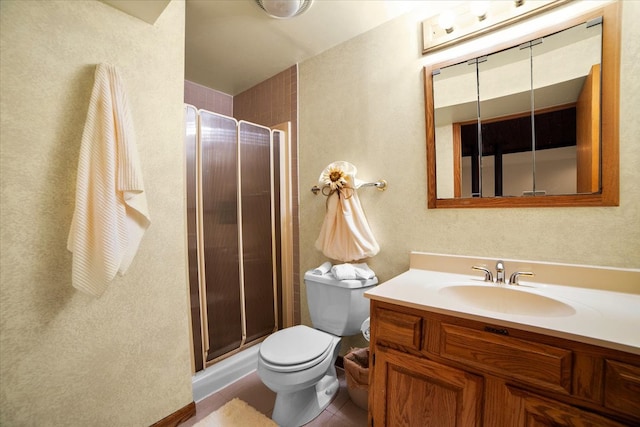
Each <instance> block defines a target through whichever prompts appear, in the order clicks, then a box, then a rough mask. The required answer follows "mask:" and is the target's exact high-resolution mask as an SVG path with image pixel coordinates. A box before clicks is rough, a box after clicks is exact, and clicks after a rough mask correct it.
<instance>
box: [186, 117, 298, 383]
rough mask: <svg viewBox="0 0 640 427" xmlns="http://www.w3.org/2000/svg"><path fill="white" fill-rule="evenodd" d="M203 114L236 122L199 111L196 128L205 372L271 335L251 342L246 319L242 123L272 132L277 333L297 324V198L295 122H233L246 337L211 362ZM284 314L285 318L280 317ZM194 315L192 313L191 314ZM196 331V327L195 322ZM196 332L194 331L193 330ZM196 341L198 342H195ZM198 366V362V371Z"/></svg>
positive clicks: (198, 241) (199, 261) (200, 296)
mask: <svg viewBox="0 0 640 427" xmlns="http://www.w3.org/2000/svg"><path fill="white" fill-rule="evenodd" d="M201 111H206V113H207V114H214V115H216V116H221V117H224V118H229V119H233V118H231V117H229V116H225V115H222V114H218V113H213V112H211V111H207V110H200V109H196V122H197V123H196V126H197V141H196V147H197V148H196V174H197V175H196V176H197V179H196V196H197V202H196V203H197V214H196V215H197V216H198V219H197V223H198V226H197V243H198V250H197V258H198V261H197V263H198V267H199V268H198V270H199V277H198V282H199V283H198V287H199V306H200V329H201V341H202V342H201V347H200V349H201V350H202V362H203V366H202V369H205V368H207V367H209V366H211V365H213V364H215V363H216V362H219V361H220V360H223V359H225V358H227V357H229V356H232V355H234V354H236V353H238V352H240V351H242V350H244V349H246V348H248V347H250V346H253V345H255V344H258V343H260V342H261V341H263V340H264V339H265V338H266V337H267V336H268V335H265V336H262V337H259V338H257V339H255V340H252V341H250V342H247V341H246V340H247V316H246V311H245V310H246V309H245V307H246V301H245V299H244V288H245V285H244V268H243V256H242V255H243V242H242V200H241V198H242V188H241V173H242V172H241V159H240V150H241V145H240V132H239V127H240V123H241V122H244V123H248V124H251V125H254V126H257V127H258V128H263V129H268V130H269V151H270V175H271V185H270V187H271V188H272V191H271V196H270V197H271V236H272V242H271V249H272V264H273V265H272V273H273V279H272V280H273V292H274V330H273V332H275V331H276V330H278V329H279V328H284V327H288V326H291V325H293V323H294V320H293V295H294V292H293V267H292V266H293V225H292V215H293V197H292V196H293V195H292V189H293V185H292V176H291V170H292V165H291V159H292V158H291V122H286V123H282V124H279V125H276V126H274V127H272V128H268V127H266V126H262V125H258V124H255V123H251V122H248V121H240V122H238V121H237V120H235V119H233V120H234V121H235V122H236V128H237V129H238V132H237V143H236V144H237V146H236V149H237V156H238V157H237V162H238V175H237V177H236V180H237V185H238V188H237V197H238V228H239V231H238V246H239V247H238V256H239V264H240V265H239V276H240V295H241V318H242V322H241V328H242V338H241V342H240V345H239V346H238V348H235V349H233V350H231V351H229V352H227V353H224V354H222V355H220V356H217V357H215V358H213V359H211V360H207V356H208V352H209V347H210V343H209V330H208V313H207V293H206V270H205V268H204V257H203V256H202V254H203V253H204V239H203V237H202V236H203V226H204V225H203V221H202V218H203V200H202V190H201V189H202V178H203V176H202V157H201V155H202V145H201V135H200V132H201V126H200V120H201V115H200V112H201ZM275 132H279V133H280V134H281V135H282V137H281V138H280V141H279V149H278V154H279V172H280V175H279V177H278V178H279V179H278V181H279V187H278V188H279V192H280V206H279V210H280V215H279V217H278V218H276V215H275V211H276V210H275V203H274V192H273V189H274V178H275V176H274V133H275ZM275 221H280V224H279V225H280V261H281V269H280V271H281V280H280V285H281V286H280V289H281V292H280V294H279V292H278V281H277V274H276V271H277V265H276V262H277V259H276V251H275V248H276V242H275V240H274V237H275ZM280 314H281V315H282V317H281V318H280ZM190 315H191V313H190ZM191 326H192V328H193V327H194V326H193V324H192V323H191ZM192 332H193V331H192ZM192 337H194V335H193V333H192ZM194 340H195V339H194ZM192 350H193V351H196V346H195V345H194V346H192ZM197 368H198V367H197V366H195V362H194V372H195V371H196V370H199V369H197Z"/></svg>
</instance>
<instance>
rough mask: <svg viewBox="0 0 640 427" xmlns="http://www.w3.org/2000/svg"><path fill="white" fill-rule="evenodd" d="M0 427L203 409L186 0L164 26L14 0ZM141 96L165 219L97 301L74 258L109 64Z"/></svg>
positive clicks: (5, 37) (147, 155)
mask: <svg viewBox="0 0 640 427" xmlns="http://www.w3.org/2000/svg"><path fill="white" fill-rule="evenodd" d="M0 7H1V23H0V30H1V42H2V62H1V68H0V78H1V84H2V92H1V120H2V122H1V136H0V141H1V165H0V166H1V167H0V173H1V178H2V204H1V208H2V234H1V244H2V246H1V272H2V273H1V274H2V277H1V279H2V280H1V288H0V296H1V299H0V302H1V310H0V319H1V324H0V325H1V331H2V335H1V341H0V376H1V378H2V380H1V383H0V387H1V393H0V425H3V426H4V425H6V426H22V425H24V426H35V425H38V426H60V425H69V426H75V425H77V426H146V425H150V424H152V423H154V422H156V421H158V420H160V419H162V418H164V417H165V416H167V415H169V414H171V413H172V412H174V411H176V410H178V409H179V408H182V407H183V406H185V405H187V404H188V403H189V402H191V401H192V394H191V372H190V364H191V362H190V353H189V347H190V344H189V326H188V319H187V316H188V307H187V283H186V279H187V276H186V267H185V261H186V247H185V221H184V215H183V212H184V211H185V207H184V176H183V175H184V172H183V158H184V156H183V150H182V141H183V130H182V127H183V124H182V122H183V112H182V99H183V90H184V86H183V83H184V74H183V67H184V16H185V15H184V13H185V12H184V2H182V1H174V2H172V3H171V4H170V5H169V6H168V7H167V9H166V10H165V11H164V12H163V14H162V15H161V16H160V17H159V19H158V20H157V22H156V23H155V25H149V24H147V23H145V22H143V21H140V20H138V19H136V18H133V17H131V16H129V15H126V14H124V13H122V12H120V11H118V10H116V9H113V8H111V7H109V6H107V5H105V4H103V3H101V2H96V1H46V2H45V1H40V2H35V1H5V0H3V1H2V5H1V6H0ZM100 62H109V63H111V64H113V65H115V66H116V67H118V69H119V71H120V74H121V78H122V80H123V82H124V85H125V88H126V90H127V92H128V96H129V102H130V107H131V113H132V116H133V122H134V126H135V128H136V134H137V141H138V151H139V154H140V161H141V167H142V173H143V176H144V180H145V187H146V190H147V200H148V203H149V210H150V213H151V227H150V228H149V230H148V231H147V233H146V234H145V237H144V239H143V240H142V243H141V246H140V249H139V251H138V254H137V256H136V258H135V259H134V261H133V263H132V265H131V267H130V269H129V271H128V272H127V274H126V275H125V276H124V277H119V278H116V280H115V281H114V282H113V283H112V284H111V285H110V287H109V288H108V289H107V291H106V293H105V294H104V295H102V296H101V297H100V298H98V299H95V298H93V297H90V296H87V295H85V294H83V293H82V292H80V291H76V290H75V289H74V288H72V286H71V277H70V272H71V255H70V253H69V252H68V251H67V249H66V240H67V234H68V231H69V225H70V222H71V217H72V213H73V208H74V197H75V178H76V165H77V162H78V155H79V149H80V139H81V135H82V129H83V125H84V120H85V117H86V113H87V107H88V103H89V98H90V95H91V89H92V86H93V74H94V70H95V65H96V64H97V63H100Z"/></svg>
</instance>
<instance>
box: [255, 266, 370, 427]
mask: <svg viewBox="0 0 640 427" xmlns="http://www.w3.org/2000/svg"><path fill="white" fill-rule="evenodd" d="M304 281H305V284H306V286H307V302H308V304H309V312H310V314H311V322H312V323H313V326H314V328H315V329H314V328H310V327H308V326H304V325H298V326H293V327H290V328H286V329H282V330H280V331H278V332H276V333H274V334H272V335H270V336H269V337H268V338H267V339H266V340H264V341H263V342H262V344H261V345H260V351H259V353H258V376H259V377H260V379H261V380H262V382H263V383H264V384H265V385H266V386H267V387H269V388H270V389H271V390H273V391H274V392H276V404H275V407H274V409H273V415H272V417H271V418H272V419H273V420H274V421H275V422H276V423H278V425H280V426H281V427H298V426H301V425H303V424H306V423H308V422H309V421H311V420H312V419H314V418H315V417H317V416H318V415H320V413H321V412H322V411H323V409H325V408H326V407H327V406H328V405H329V403H331V399H332V398H333V396H335V394H336V392H337V391H338V378H337V376H336V369H335V362H336V359H337V358H338V352H339V351H340V339H341V338H340V337H342V336H349V335H356V334H359V333H360V327H361V325H362V322H363V321H364V320H365V319H366V318H367V317H369V300H367V299H366V298H365V297H364V295H363V294H364V292H365V291H367V290H368V289H369V288H371V287H372V286H375V285H376V284H377V283H378V279H377V278H376V277H374V278H372V279H367V280H336V279H335V278H334V276H333V275H332V274H331V273H327V274H324V275H316V274H313V272H312V271H307V273H306V274H305V275H304Z"/></svg>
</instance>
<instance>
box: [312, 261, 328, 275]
mask: <svg viewBox="0 0 640 427" xmlns="http://www.w3.org/2000/svg"><path fill="white" fill-rule="evenodd" d="M329 271H331V263H330V262H329V261H326V262H324V263H323V264H322V265H319V266H318V267H316V268H314V269H313V271H312V273H313V274H317V275H319V276H322V275H323V274H327V273H328V272H329Z"/></svg>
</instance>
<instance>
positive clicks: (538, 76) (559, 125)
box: [433, 20, 602, 199]
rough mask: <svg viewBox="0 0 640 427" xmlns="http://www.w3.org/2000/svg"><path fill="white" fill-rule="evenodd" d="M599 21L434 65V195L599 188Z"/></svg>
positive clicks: (540, 193)
mask: <svg viewBox="0 0 640 427" xmlns="http://www.w3.org/2000/svg"><path fill="white" fill-rule="evenodd" d="M601 22H602V20H595V21H594V20H590V21H589V22H588V23H582V24H580V25H576V26H573V27H571V28H568V29H566V30H563V31H560V32H557V33H555V34H552V35H549V36H545V37H543V38H538V39H535V40H531V41H529V42H527V43H523V44H520V45H518V46H514V47H512V48H509V49H505V50H502V51H500V52H496V53H493V54H490V55H487V56H483V57H479V58H474V59H472V60H469V61H465V62H462V63H459V64H455V65H451V66H447V67H442V68H440V69H437V70H436V71H435V72H434V73H433V107H434V109H433V115H434V133H435V147H436V150H435V151H436V153H435V155H436V173H437V176H436V177H437V179H436V183H437V187H436V192H437V198H438V199H447V198H480V197H483V198H484V197H523V196H524V197H535V196H545V195H566V194H591V193H598V192H599V191H600V189H601V178H600V175H601V166H600V165H601V157H600V147H601V144H600V87H601V85H600V79H601V77H600V63H601V61H602V59H601V58H602V48H601V46H602V25H601V24H600V23H601Z"/></svg>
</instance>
